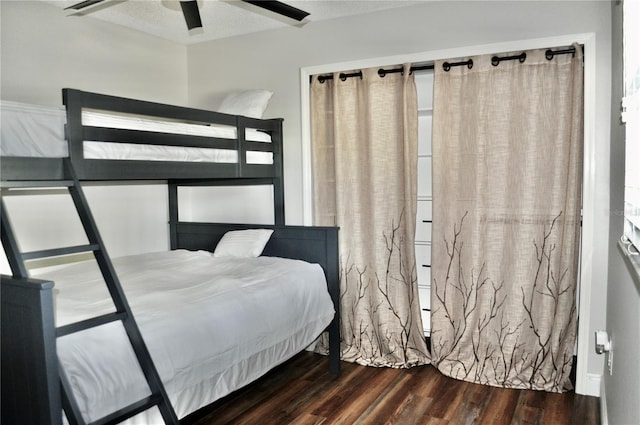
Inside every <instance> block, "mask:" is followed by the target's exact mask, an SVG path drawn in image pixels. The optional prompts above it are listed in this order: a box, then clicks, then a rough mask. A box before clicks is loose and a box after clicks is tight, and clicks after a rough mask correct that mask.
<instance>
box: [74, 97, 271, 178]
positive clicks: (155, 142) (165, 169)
mask: <svg viewBox="0 0 640 425" xmlns="http://www.w3.org/2000/svg"><path fill="white" fill-rule="evenodd" d="M62 97H63V103H64V105H65V106H66V111H67V124H66V127H65V133H66V138H67V140H68V143H69V157H70V159H71V162H72V164H73V168H74V169H75V171H76V173H77V175H78V178H79V179H80V180H113V179H114V176H119V178H120V179H123V180H125V179H127V180H140V179H146V180H154V179H161V180H165V179H189V178H197V179H202V178H211V179H216V178H241V179H243V178H281V176H282V119H266V120H263V119H255V118H249V117H244V116H239V115H229V114H223V113H219V112H214V111H206V110H200V109H193V108H185V107H179V106H172V105H166V104H161V103H155V102H147V101H141V100H133V99H127V98H122V97H117V96H109V95H103V94H97V93H89V92H84V91H80V90H75V89H68V88H67V89H63V90H62ZM83 111H98V112H100V113H106V114H114V115H116V116H131V117H143V118H144V119H150V120H155V121H160V122H180V123H189V124H194V125H201V126H226V127H228V128H232V129H235V138H222V137H211V136H202V135H193V134H174V133H167V132H159V131H149V130H132V129H125V128H111V127H106V126H99V127H98V126H92V125H85V123H84V121H83ZM248 129H254V130H257V131H260V132H264V133H267V134H269V135H270V137H271V143H264V142H256V141H249V140H246V131H247V130H248ZM85 141H92V142H108V143H127V144H137V145H152V146H162V147H185V148H204V149H219V150H223V151H229V152H235V153H236V154H237V160H236V161H235V162H233V163H224V162H216V163H211V162H188V163H187V162H182V161H161V160H154V161H135V164H132V162H134V161H131V160H122V159H88V158H86V157H85V153H84V142H85ZM248 151H253V152H270V153H272V155H273V162H272V163H270V164H255V163H247V152H248Z"/></svg>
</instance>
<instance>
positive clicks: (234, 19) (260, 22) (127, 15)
mask: <svg viewBox="0 0 640 425" xmlns="http://www.w3.org/2000/svg"><path fill="white" fill-rule="evenodd" d="M44 1H46V2H47V3H51V4H54V5H56V6H58V7H60V8H61V9H63V8H65V7H68V6H70V5H72V4H76V3H79V2H80V0H44ZM422 1H424V0H422ZM285 2H286V3H287V4H289V5H291V6H294V7H297V8H299V9H302V10H305V11H307V12H309V13H310V15H309V16H308V17H307V18H305V19H304V20H303V21H302V22H297V21H294V20H292V19H289V18H285V17H282V16H280V15H277V14H275V13H272V12H269V11H266V10H263V9H262V8H259V7H256V6H253V5H250V4H247V3H244V2H241V1H238V0H198V5H199V7H200V16H201V18H202V28H196V29H193V30H191V31H189V30H187V27H186V24H185V22H184V18H183V16H182V11H181V9H180V4H179V2H178V1H177V0H106V1H104V2H103V3H100V4H99V5H96V6H93V7H91V8H87V9H85V11H83V12H82V13H77V14H76V15H74V16H69V19H83V18H84V19H87V18H94V19H100V20H103V21H106V22H110V23H113V24H116V25H121V26H125V27H129V28H133V29H135V30H138V31H141V32H144V33H148V34H151V35H154V36H157V37H161V38H164V39H167V40H171V41H175V42H177V43H180V44H185V45H187V44H193V43H199V42H202V41H207V40H213V39H218V38H225V37H233V36H237V35H241V34H246V33H252V32H258V31H265V30H270V29H277V28H284V27H288V26H301V27H304V25H305V24H307V23H309V22H314V21H321V20H326V19H334V18H339V17H343V16H350V15H358V14H365V13H370V12H374V11H378V10H383V9H390V8H394V7H402V6H408V5H412V4H415V3H417V2H419V1H415V0H413V1H401V0H375V1H370V0H352V1H340V0H303V1H286V0H285ZM67 12H68V11H67ZM67 12H65V13H67Z"/></svg>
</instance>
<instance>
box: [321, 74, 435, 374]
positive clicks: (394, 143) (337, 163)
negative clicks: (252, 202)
mask: <svg viewBox="0 0 640 425" xmlns="http://www.w3.org/2000/svg"><path fill="white" fill-rule="evenodd" d="M311 116H312V118H311V121H312V158H313V182H314V187H313V189H314V220H315V224H316V225H338V226H340V235H339V239H340V267H341V308H342V317H341V321H342V328H341V333H342V359H343V360H346V361H351V362H357V363H360V364H364V365H371V366H390V367H409V366H412V365H417V364H424V363H425V362H427V348H426V344H425V340H424V336H423V334H422V323H421V318H420V309H419V302H418V293H417V278H416V262H415V255H414V247H413V243H414V234H415V219H416V205H417V204H416V202H417V201H416V199H417V198H416V185H417V177H416V174H417V157H418V154H417V146H418V127H417V119H418V118H417V117H418V113H417V100H416V88H415V81H414V79H413V75H411V74H410V73H409V72H408V68H407V67H405V72H404V73H402V74H401V73H397V74H388V75H386V76H385V77H380V76H379V75H378V74H377V69H366V70H363V71H362V77H361V78H360V77H352V78H348V79H344V80H343V79H341V78H340V75H339V74H335V75H334V78H333V80H328V81H325V82H323V83H321V82H319V81H318V78H315V77H314V78H313V81H312V83H311Z"/></svg>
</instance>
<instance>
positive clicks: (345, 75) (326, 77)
mask: <svg viewBox="0 0 640 425" xmlns="http://www.w3.org/2000/svg"><path fill="white" fill-rule="evenodd" d="M583 49H584V47H583ZM569 53H571V54H572V55H575V53H576V49H575V47H570V48H568V49H562V50H551V49H547V51H546V52H545V58H547V60H552V59H553V58H554V56H556V55H566V54H569ZM516 59H517V60H518V61H519V62H520V63H523V62H524V61H525V60H526V59H527V54H526V53H525V52H522V53H520V54H519V55H513V56H502V57H500V56H497V55H496V56H493V57H492V58H491V64H492V65H493V66H498V65H499V64H500V62H502V61H509V60H516ZM463 65H466V66H467V67H468V68H469V69H471V68H473V60H472V59H469V60H466V61H461V62H444V63H443V64H442V68H443V69H444V70H445V71H449V70H450V69H451V68H452V67H454V66H463ZM434 68H435V65H434V64H433V63H431V64H425V65H416V66H412V67H411V68H409V71H410V72H414V71H425V70H430V69H434ZM398 72H404V68H392V69H384V68H380V69H379V70H378V75H379V76H380V77H384V76H385V75H387V74H395V73H398ZM313 77H314V76H313V75H311V76H309V82H311V81H313ZM352 77H360V78H362V71H357V72H351V73H345V72H341V73H340V74H339V75H338V78H340V80H342V81H345V80H346V79H347V78H352ZM327 80H333V74H327V75H318V82H320V83H321V84H322V83H324V82H325V81H327Z"/></svg>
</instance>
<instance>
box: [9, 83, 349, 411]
mask: <svg viewBox="0 0 640 425" xmlns="http://www.w3.org/2000/svg"><path fill="white" fill-rule="evenodd" d="M63 103H64V104H65V105H66V109H67V125H66V128H65V133H66V137H67V140H68V143H69V160H70V162H71V164H72V167H73V170H74V171H75V173H76V174H77V176H78V178H79V180H84V181H102V180H105V181H115V180H118V181H123V180H166V181H167V182H168V187H169V216H170V220H169V229H170V243H171V249H192V250H193V249H204V250H213V249H214V248H215V246H216V244H217V242H218V241H219V240H220V238H221V237H222V235H224V233H225V232H227V231H229V230H238V229H247V228H272V229H274V233H273V235H272V237H271V239H270V241H269V243H268V244H267V246H266V248H265V250H264V252H263V255H266V256H277V257H284V258H292V259H301V260H305V261H308V262H312V263H318V264H320V265H321V266H322V268H323V269H324V272H325V276H326V279H327V286H328V291H329V294H330V296H331V299H332V301H333V304H334V308H335V310H336V314H335V316H334V319H333V321H332V322H331V324H330V325H329V327H328V329H327V330H328V332H329V350H330V352H329V357H330V369H331V371H332V372H334V373H338V372H339V369H340V348H339V346H340V325H339V311H340V310H339V297H340V290H339V268H338V229H337V228H335V227H305V226H286V225H285V224H284V223H285V220H284V187H283V173H282V120H281V119H271V120H258V119H252V118H246V117H242V116H233V115H227V114H221V113H217V112H210V111H203V110H198V109H192V108H183V107H176V106H169V105H164V104H159V103H153V102H144V101H138V100H132V99H126V98H121V97H114V96H106V95H101V94H95V93H87V92H82V91H78V90H71V89H64V90H63ZM83 109H89V110H100V111H111V112H116V113H118V114H135V115H143V116H147V117H149V116H150V117H159V118H162V119H169V120H179V121H182V122H190V123H201V124H203V125H208V124H218V125H229V126H232V127H235V128H236V130H237V135H238V138H237V139H218V138H212V137H202V136H184V135H179V136H176V135H173V134H166V133H156V132H147V131H135V130H122V129H115V128H98V127H89V126H84V125H83V123H82V110H83ZM247 128H250V129H258V130H261V131H265V132H268V133H269V134H270V135H271V139H272V142H271V143H260V142H250V141H246V140H245V130H246V129H247ZM84 140H92V141H105V142H106V141H108V142H126V143H141V144H152V145H162V146H187V147H208V148H211V147H213V148H218V149H229V150H233V151H236V152H237V155H238V158H239V160H238V162H237V163H233V164H221V163H194V162H177V161H171V162H168V161H123V160H102V159H100V160H98V159H86V158H84V156H83V141H84ZM247 151H268V152H273V164H269V165H262V164H247V162H246V152H247ZM0 161H1V167H0V181H1V183H2V187H3V188H5V187H9V186H15V185H16V183H17V184H18V185H20V182H25V185H28V184H27V183H33V182H38V181H57V180H65V179H66V178H67V177H66V172H65V165H64V161H65V160H64V159H62V158H25V157H2V158H0ZM265 184H268V185H271V186H272V187H273V194H274V218H275V220H274V221H275V224H274V225H251V224H226V223H192V222H181V221H180V220H179V217H178V187H179V186H192V185H198V186H208V185H224V186H229V185H265ZM3 190H4V189H3ZM2 232H3V233H5V230H4V229H3V230H2ZM4 241H5V240H4V239H3V244H4V245H5V246H4V248H5V250H6V251H7V256H8V257H11V256H12V253H11V252H10V251H12V250H13V249H16V248H15V247H10V246H6V243H4ZM10 262H11V260H10ZM12 271H13V273H14V276H13V277H12V276H5V275H2V276H1V285H0V288H1V293H0V300H1V308H2V313H1V321H2V323H1V332H2V334H1V341H0V342H1V356H2V357H1V373H2V384H1V388H0V390H1V394H2V399H1V403H2V404H1V406H2V417H1V419H2V422H3V423H7V424H9V423H34V424H36V423H37V424H59V423H61V400H60V398H61V395H60V383H59V370H58V360H57V356H56V329H55V324H54V305H53V294H52V292H53V288H54V282H49V281H43V280H38V279H31V278H25V277H17V276H20V273H18V272H17V271H16V270H15V269H14V265H13V264H12Z"/></svg>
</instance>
